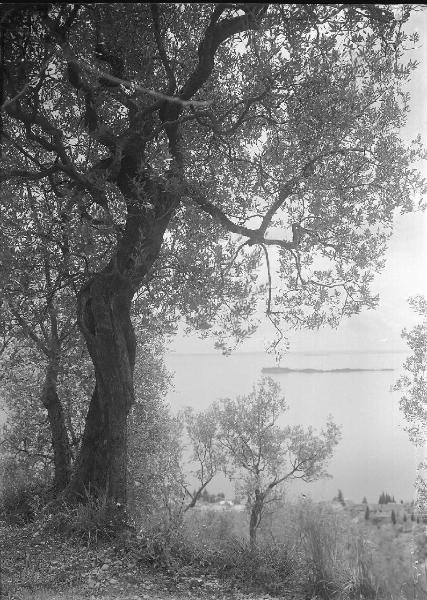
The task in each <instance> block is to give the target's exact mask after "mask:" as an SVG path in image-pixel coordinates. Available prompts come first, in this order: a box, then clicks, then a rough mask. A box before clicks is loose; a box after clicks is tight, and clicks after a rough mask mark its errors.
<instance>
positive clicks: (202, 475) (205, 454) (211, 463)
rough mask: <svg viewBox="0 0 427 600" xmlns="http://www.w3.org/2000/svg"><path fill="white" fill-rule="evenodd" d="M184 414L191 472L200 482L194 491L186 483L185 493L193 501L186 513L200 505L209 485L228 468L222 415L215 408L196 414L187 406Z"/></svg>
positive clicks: (190, 502)
mask: <svg viewBox="0 0 427 600" xmlns="http://www.w3.org/2000/svg"><path fill="white" fill-rule="evenodd" d="M183 416H184V422H185V426H186V432H187V437H188V439H189V442H190V447H191V461H192V464H193V469H192V471H191V474H192V475H193V476H194V477H195V478H196V479H197V481H198V485H197V487H196V489H195V490H194V491H193V492H190V490H189V487H188V485H186V484H184V490H185V493H186V495H187V496H188V497H189V502H188V504H187V505H186V507H185V509H184V512H186V511H187V510H189V509H190V508H193V507H194V506H195V505H196V503H197V501H198V500H199V498H200V497H201V495H202V493H203V491H204V490H205V489H206V486H207V485H209V483H210V482H211V481H212V479H213V478H214V477H215V475H216V474H217V473H218V471H219V470H220V469H221V468H223V467H224V461H225V459H224V451H223V449H222V447H221V446H220V444H219V438H218V418H217V415H216V414H215V411H214V410H213V409H212V408H208V409H207V410H206V411H203V412H199V413H196V412H195V411H194V410H193V409H192V408H190V407H187V408H186V409H185V411H184V414H183ZM220 495H221V494H218V496H220ZM222 497H224V494H222Z"/></svg>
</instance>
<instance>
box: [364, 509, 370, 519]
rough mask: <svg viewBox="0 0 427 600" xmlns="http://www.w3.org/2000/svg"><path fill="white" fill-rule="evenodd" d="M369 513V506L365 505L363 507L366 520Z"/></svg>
mask: <svg viewBox="0 0 427 600" xmlns="http://www.w3.org/2000/svg"><path fill="white" fill-rule="evenodd" d="M369 514H370V510H369V506H367V507H366V509H365V519H366V521H369Z"/></svg>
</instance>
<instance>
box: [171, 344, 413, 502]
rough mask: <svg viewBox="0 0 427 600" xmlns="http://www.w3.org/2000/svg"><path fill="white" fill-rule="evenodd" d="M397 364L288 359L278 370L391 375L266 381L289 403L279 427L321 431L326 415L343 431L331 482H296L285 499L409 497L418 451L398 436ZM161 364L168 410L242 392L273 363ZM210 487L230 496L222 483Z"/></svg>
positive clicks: (292, 376)
mask: <svg viewBox="0 0 427 600" xmlns="http://www.w3.org/2000/svg"><path fill="white" fill-rule="evenodd" d="M404 359H405V354H392V353H384V354H373V353H360V354H351V353H336V354H335V353H330V354H303V353H291V354H288V355H287V357H286V359H285V360H283V361H282V363H281V366H282V367H288V368H290V369H306V368H310V369H321V370H327V369H341V368H352V369H357V368H359V369H390V368H392V369H395V370H394V371H385V372H379V371H378V372H375V371H372V372H351V373H298V372H296V373H295V372H294V373H286V374H277V375H276V374H275V375H272V377H273V378H274V379H275V380H276V381H278V382H279V383H280V385H281V388H282V391H283V394H284V395H285V397H286V399H287V402H288V405H289V411H288V412H287V413H286V414H285V416H284V421H283V422H287V423H289V424H301V425H306V426H307V425H311V426H313V427H314V428H321V427H322V426H323V425H324V423H325V422H326V420H327V417H328V415H330V414H331V415H333V417H334V420H335V422H336V423H337V424H339V425H341V427H342V441H341V442H340V444H339V446H338V447H337V449H336V451H335V456H334V458H333V459H332V460H331V461H330V463H329V469H328V470H329V473H330V474H331V475H332V476H333V478H332V479H329V480H324V481H321V482H315V483H312V484H304V483H302V482H297V483H295V484H292V486H291V487H290V489H289V494H290V495H295V494H299V493H301V492H304V493H306V494H307V493H308V494H310V495H311V496H312V497H313V498H314V499H331V498H332V497H333V496H335V495H336V493H337V489H338V488H339V489H342V491H343V493H344V496H345V497H347V498H351V499H353V500H355V501H359V502H360V501H361V500H362V498H363V496H366V497H367V498H368V501H370V502H375V501H377V499H378V496H379V494H380V493H381V492H382V491H383V490H384V491H386V492H389V493H390V494H392V495H394V496H395V497H396V500H400V499H404V500H407V499H408V500H409V499H412V498H413V496H414V488H413V482H414V479H415V475H416V473H415V471H416V465H417V463H418V460H419V458H420V451H419V450H417V449H415V448H414V446H413V445H412V444H411V443H410V442H409V439H408V435H407V433H406V432H405V431H404V430H403V427H404V425H405V421H404V419H403V416H402V415H401V413H400V411H399V394H397V393H395V392H391V391H390V387H391V386H392V385H393V383H394V382H395V381H396V379H397V377H398V375H399V371H400V369H401V365H402V362H403V360H404ZM167 366H168V368H169V369H170V370H171V371H172V372H174V373H175V377H174V390H173V391H171V392H170V393H169V397H168V400H169V403H170V405H171V407H172V408H173V409H179V408H182V407H184V406H193V407H195V408H199V409H202V408H206V407H207V406H208V405H209V404H210V403H211V402H212V401H213V400H216V399H217V398H222V397H231V398H233V397H235V396H236V395H243V394H247V393H248V392H249V391H251V389H252V386H253V384H254V383H255V382H256V381H257V380H258V379H259V378H260V377H261V376H262V373H261V369H262V368H263V367H271V366H275V365H274V361H273V358H272V357H271V356H268V355H266V354H263V353H259V354H257V353H254V354H250V353H247V354H244V353H242V354H235V355H233V356H230V357H224V356H222V355H220V354H169V355H167ZM216 486H218V487H219V488H221V489H224V491H225V492H226V493H228V494H232V487H231V486H230V484H228V483H227V482H226V481H225V480H222V479H221V480H219V481H218V482H217V484H216ZM216 486H215V485H213V486H212V491H214V490H215V487H216Z"/></svg>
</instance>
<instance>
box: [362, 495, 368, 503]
mask: <svg viewBox="0 0 427 600" xmlns="http://www.w3.org/2000/svg"><path fill="white" fill-rule="evenodd" d="M362 504H368V501H367V500H366V496H363V500H362Z"/></svg>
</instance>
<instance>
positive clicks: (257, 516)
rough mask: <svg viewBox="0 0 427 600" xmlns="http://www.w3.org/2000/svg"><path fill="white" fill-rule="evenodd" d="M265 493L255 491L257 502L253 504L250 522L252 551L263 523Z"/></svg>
mask: <svg viewBox="0 0 427 600" xmlns="http://www.w3.org/2000/svg"><path fill="white" fill-rule="evenodd" d="M264 498H265V493H262V492H260V491H259V489H258V488H256V489H255V501H254V503H253V504H252V508H251V516H250V520H249V543H250V547H251V549H252V550H254V549H255V547H256V541H257V531H258V527H259V524H260V523H261V515H262V508H263V506H264Z"/></svg>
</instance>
